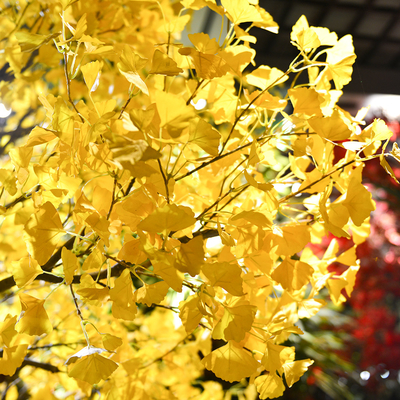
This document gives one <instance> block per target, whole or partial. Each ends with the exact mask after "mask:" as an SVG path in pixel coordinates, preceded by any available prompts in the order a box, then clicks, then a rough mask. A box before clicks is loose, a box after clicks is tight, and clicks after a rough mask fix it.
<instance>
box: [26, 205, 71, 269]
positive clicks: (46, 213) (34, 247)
mask: <svg viewBox="0 0 400 400" xmlns="http://www.w3.org/2000/svg"><path fill="white" fill-rule="evenodd" d="M24 230H25V232H26V235H27V247H28V251H29V253H30V254H31V256H32V258H34V259H35V260H36V261H37V262H38V263H39V264H40V265H44V264H45V263H46V262H47V261H48V260H49V258H50V257H51V256H52V254H53V252H54V250H55V249H56V248H57V246H58V245H59V243H60V239H61V237H62V236H63V235H65V232H64V229H63V226H62V223H61V220H60V217H59V215H58V212H57V210H56V209H55V207H54V206H53V204H51V203H49V202H46V203H44V204H43V205H42V206H40V207H39V209H38V211H37V212H36V213H35V214H33V215H32V216H31V217H30V218H29V220H28V221H27V223H26V224H25V228H24Z"/></svg>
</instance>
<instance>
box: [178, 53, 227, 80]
mask: <svg viewBox="0 0 400 400" xmlns="http://www.w3.org/2000/svg"><path fill="white" fill-rule="evenodd" d="M179 54H182V55H183V56H190V57H192V59H193V63H194V66H195V68H196V74H197V76H198V77H199V78H202V79H214V78H220V77H221V76H224V75H225V74H226V73H227V72H228V71H229V65H228V64H227V63H226V61H225V60H224V59H223V58H222V57H220V56H218V55H215V54H205V53H202V52H200V51H197V50H195V49H192V48H190V47H184V48H182V49H179Z"/></svg>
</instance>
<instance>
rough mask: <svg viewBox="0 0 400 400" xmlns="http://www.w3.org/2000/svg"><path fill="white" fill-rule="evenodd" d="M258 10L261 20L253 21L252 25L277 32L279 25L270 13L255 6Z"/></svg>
mask: <svg viewBox="0 0 400 400" xmlns="http://www.w3.org/2000/svg"><path fill="white" fill-rule="evenodd" d="M256 8H257V10H258V12H259V13H260V16H261V18H262V22H259V21H254V22H253V25H254V26H257V27H258V28H261V29H265V30H267V31H270V32H272V33H278V31H279V26H278V24H277V23H276V22H275V21H274V20H273V18H272V16H271V14H270V13H268V12H267V11H265V10H264V9H263V8H261V7H256Z"/></svg>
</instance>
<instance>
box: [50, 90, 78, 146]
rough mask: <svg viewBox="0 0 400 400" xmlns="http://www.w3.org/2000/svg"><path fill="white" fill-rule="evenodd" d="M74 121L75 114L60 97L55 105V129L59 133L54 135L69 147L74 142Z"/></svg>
mask: <svg viewBox="0 0 400 400" xmlns="http://www.w3.org/2000/svg"><path fill="white" fill-rule="evenodd" d="M74 121H75V113H74V112H73V111H71V110H70V109H69V108H68V106H67V105H66V104H65V102H64V100H63V99H62V98H61V97H59V98H58V99H57V101H56V103H55V105H54V114H53V128H54V129H55V130H56V131H57V132H55V133H54V134H55V135H56V136H58V137H59V138H60V139H61V140H62V141H63V142H64V143H66V144H68V145H69V146H72V144H73V142H74V137H75V135H74Z"/></svg>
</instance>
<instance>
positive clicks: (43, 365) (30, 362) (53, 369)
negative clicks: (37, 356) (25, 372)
mask: <svg viewBox="0 0 400 400" xmlns="http://www.w3.org/2000/svg"><path fill="white" fill-rule="evenodd" d="M26 365H29V366H31V367H35V368H40V369H43V370H45V371H49V372H51V373H52V374H55V373H58V372H62V371H61V370H59V369H58V367H56V366H55V365H52V364H48V363H43V362H38V361H33V360H31V359H30V358H28V357H25V359H24V361H23V362H22V364H21V366H20V367H19V369H22V368H23V367H25V366H26Z"/></svg>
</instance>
